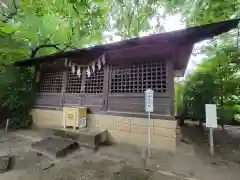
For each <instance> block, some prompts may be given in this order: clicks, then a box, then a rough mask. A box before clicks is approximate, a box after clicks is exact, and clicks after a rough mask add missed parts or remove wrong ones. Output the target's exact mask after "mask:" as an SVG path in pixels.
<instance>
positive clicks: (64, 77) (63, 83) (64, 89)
mask: <svg viewBox="0 0 240 180" xmlns="http://www.w3.org/2000/svg"><path fill="white" fill-rule="evenodd" d="M65 61H66V60H65ZM67 81H68V70H67V69H65V70H64V71H63V77H62V89H61V96H60V97H61V108H63V106H64V97H65V93H66V90H67V83H68V82H67Z"/></svg>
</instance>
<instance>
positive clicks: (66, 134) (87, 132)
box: [53, 128, 107, 150]
mask: <svg viewBox="0 0 240 180" xmlns="http://www.w3.org/2000/svg"><path fill="white" fill-rule="evenodd" d="M53 131H54V133H53V134H54V135H55V136H60V137H63V138H68V139H73V140H75V141H77V142H78V144H79V145H80V146H81V147H86V148H90V149H94V150H96V149H98V147H99V146H100V145H101V144H104V143H106V142H107V131H106V130H105V129H97V128H94V129H93V128H82V129H78V130H72V129H55V130H53Z"/></svg>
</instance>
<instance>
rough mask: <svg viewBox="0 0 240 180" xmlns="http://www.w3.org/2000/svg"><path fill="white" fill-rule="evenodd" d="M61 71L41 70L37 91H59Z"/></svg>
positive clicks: (60, 87)
mask: <svg viewBox="0 0 240 180" xmlns="http://www.w3.org/2000/svg"><path fill="white" fill-rule="evenodd" d="M62 80H63V79H62V72H43V73H42V74H41V81H40V85H39V88H38V92H46V93H59V92H61V89H62Z"/></svg>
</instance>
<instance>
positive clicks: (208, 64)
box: [177, 47, 240, 124]
mask: <svg viewBox="0 0 240 180" xmlns="http://www.w3.org/2000/svg"><path fill="white" fill-rule="evenodd" d="M239 56H240V51H239V50H238V49H237V48H233V47H230V48H229V47H228V48H222V49H216V51H215V52H212V56H211V57H209V58H207V59H205V60H204V61H203V62H202V64H200V65H199V67H198V68H197V70H196V71H194V73H192V74H191V75H190V76H189V77H188V78H187V79H186V81H185V82H184V85H182V87H181V88H183V89H182V90H181V92H180V94H181V95H182V99H183V101H184V104H183V103H179V104H180V105H179V106H181V105H182V106H181V107H180V108H181V109H184V110H182V111H181V112H180V113H183V112H186V111H187V112H188V115H189V116H190V117H194V119H197V120H204V119H205V104H209V103H216V104H217V107H218V115H219V123H220V124H226V123H229V122H231V121H233V120H234V119H235V117H236V115H237V114H240V108H239V107H240V106H239V105H240V76H239V72H240V65H239V63H236V59H237V58H238V57H239ZM181 95H179V92H177V96H181ZM177 100H178V99H177ZM179 102H181V101H179ZM180 115H181V114H180Z"/></svg>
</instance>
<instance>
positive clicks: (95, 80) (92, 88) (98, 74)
mask: <svg viewBox="0 0 240 180" xmlns="http://www.w3.org/2000/svg"><path fill="white" fill-rule="evenodd" d="M103 79H104V69H101V70H96V71H95V72H94V73H91V76H90V77H87V76H86V81H85V88H84V93H93V94H100V93H102V92H103Z"/></svg>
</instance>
